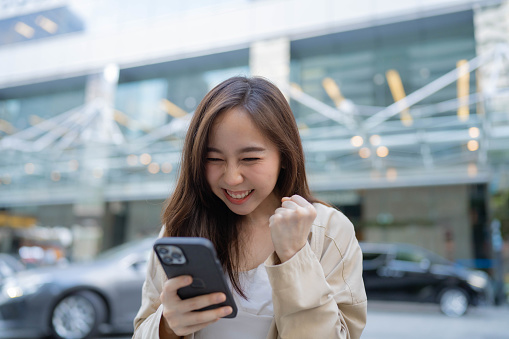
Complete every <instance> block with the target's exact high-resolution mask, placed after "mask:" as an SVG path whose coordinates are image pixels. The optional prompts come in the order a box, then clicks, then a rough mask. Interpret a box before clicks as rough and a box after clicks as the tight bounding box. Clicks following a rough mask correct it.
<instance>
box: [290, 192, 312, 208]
mask: <svg viewBox="0 0 509 339" xmlns="http://www.w3.org/2000/svg"><path fill="white" fill-rule="evenodd" d="M292 201H293V202H295V203H296V204H297V205H299V206H300V207H304V208H308V209H311V208H313V209H314V207H313V205H312V204H311V203H310V202H309V201H307V200H306V199H304V198H303V197H301V196H300V195H297V194H295V195H292Z"/></svg>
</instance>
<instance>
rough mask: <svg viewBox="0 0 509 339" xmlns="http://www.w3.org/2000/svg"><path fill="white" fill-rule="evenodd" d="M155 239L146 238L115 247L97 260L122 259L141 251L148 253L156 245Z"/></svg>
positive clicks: (103, 253)
mask: <svg viewBox="0 0 509 339" xmlns="http://www.w3.org/2000/svg"><path fill="white" fill-rule="evenodd" d="M154 241H155V238H145V239H139V240H134V241H130V242H127V243H125V244H122V245H119V246H116V247H113V248H111V249H109V250H107V251H104V252H102V253H100V254H99V255H98V256H97V257H96V260H110V259H118V258H122V257H124V256H126V255H128V254H130V253H136V252H140V251H146V250H147V249H150V247H151V245H152V244H153V243H154Z"/></svg>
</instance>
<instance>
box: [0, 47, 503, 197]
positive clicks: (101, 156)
mask: <svg viewBox="0 0 509 339" xmlns="http://www.w3.org/2000/svg"><path fill="white" fill-rule="evenodd" d="M508 61H509V47H508V46H507V45H499V46H497V47H496V48H494V49H493V50H492V51H491V52H489V53H487V54H485V55H480V56H477V57H475V58H473V59H472V60H470V61H469V62H468V71H469V72H473V71H475V70H477V69H478V70H479V71H482V72H483V73H484V75H485V77H484V78H485V79H487V81H486V82H485V83H484V84H483V86H482V91H481V92H477V93H471V94H470V95H469V96H468V105H469V107H474V106H476V105H482V112H481V113H480V114H470V116H469V119H468V121H460V120H458V118H457V116H456V109H457V108H458V107H459V106H460V105H461V102H460V99H458V98H449V99H448V100H445V101H442V102H437V103H432V104H422V102H423V100H424V99H426V98H428V97H430V96H432V95H433V94H435V93H438V92H439V91H440V90H442V89H443V88H444V87H446V86H448V85H451V84H454V83H455V82H456V81H457V80H458V78H459V77H460V72H459V71H458V69H454V70H451V71H450V72H448V73H446V74H445V75H443V76H441V77H439V78H438V79H436V80H434V81H432V82H430V83H429V84H427V85H425V86H424V87H422V88H420V89H419V90H417V91H415V92H413V93H411V94H410V95H408V96H407V97H405V98H404V99H402V100H400V101H398V102H396V103H394V104H392V105H389V106H388V107H385V108H380V107H369V106H358V105H355V104H354V103H352V102H351V101H348V100H345V102H344V104H343V105H341V106H339V108H336V107H331V106H329V105H327V104H325V103H323V102H321V101H320V100H317V99H316V98H313V97H312V96H310V95H308V94H306V93H304V92H302V91H301V90H299V89H297V88H296V87H294V86H291V85H289V86H288V87H287V88H285V90H286V91H287V93H288V95H289V97H290V99H291V100H295V101H296V102H298V103H300V104H302V105H304V106H307V107H309V108H311V110H312V112H315V113H314V114H311V116H307V117H298V123H299V126H300V132H301V137H302V140H303V145H304V149H305V152H306V159H307V166H308V171H309V175H310V182H311V185H312V186H313V187H314V188H315V189H323V190H336V189H351V188H369V187H382V186H384V185H386V186H394V185H403V186H404V185H415V184H416V183H418V184H420V185H436V184H444V183H447V182H449V183H451V184H452V183H457V182H486V181H487V180H490V179H489V178H490V173H491V172H490V171H493V170H494V169H495V170H496V168H500V166H502V167H503V166H507V165H505V164H508V163H509V109H507V107H509V106H504V105H500V104H497V103H498V102H500V101H503V100H507V103H508V104H509V88H505V87H501V86H499V85H498V84H499V82H500V81H499V80H500V79H501V78H503V77H509V74H505V73H504V72H505V71H504V67H503V65H504V63H507V62H508ZM462 99H463V101H462V102H464V101H465V98H462ZM420 103H421V104H420ZM405 109H410V111H411V114H412V118H413V124H412V125H411V126H404V125H403V124H402V123H401V121H400V120H399V119H396V118H395V117H396V116H397V115H398V114H400V113H401V112H402V111H403V110H405ZM113 110H114V108H113V107H109V106H108V105H107V104H105V102H104V101H101V100H96V101H93V102H91V103H90V104H88V105H85V106H82V107H78V108H76V109H73V110H70V111H68V112H65V113H63V114H60V115H58V116H55V117H54V118H51V119H48V120H45V121H43V122H40V123H39V124H37V125H34V126H32V127H30V128H27V129H25V130H22V131H19V132H17V133H14V134H12V135H7V136H4V137H3V138H2V139H0V154H1V155H2V156H1V157H0V206H1V205H5V204H9V201H11V202H12V197H13V196H15V195H16V194H17V193H20V197H21V196H25V197H26V194H24V193H23V192H24V189H26V188H33V187H50V186H51V185H54V186H55V185H57V186H58V183H56V184H55V183H53V182H51V180H50V179H49V178H50V174H54V173H58V176H59V177H61V178H62V180H60V181H61V182H66V183H67V184H68V185H72V184H73V182H75V181H76V180H80V178H82V176H83V175H86V173H85V174H83V172H86V171H90V172H91V171H93V170H94V169H95V168H96V167H97V166H103V167H105V168H102V170H103V173H105V175H107V176H109V177H108V178H107V180H103V182H104V183H105V184H106V187H105V190H106V191H108V190H111V191H112V192H115V193H111V194H112V195H111V197H112V198H111V199H114V198H113V197H115V198H118V197H119V196H121V195H122V192H123V193H125V194H128V191H129V192H132V191H136V192H137V193H136V194H138V195H136V197H138V198H143V194H144V193H146V191H147V190H145V189H143V187H144V186H145V187H162V189H161V191H160V192H159V191H158V192H159V193H157V192H156V193H154V194H155V195H157V194H160V195H161V198H163V197H164V196H166V195H167V193H168V183H169V182H170V181H172V180H173V179H174V177H173V175H174V173H175V171H173V172H171V173H172V174H167V175H164V176H162V175H159V174H158V175H159V176H158V175H152V174H150V173H149V172H148V171H147V165H143V164H141V163H140V162H139V161H138V162H136V163H132V162H131V163H130V162H129V161H127V160H126V159H127V157H128V156H130V155H131V156H133V155H134V156H136V157H138V156H140V155H141V154H142V153H147V154H150V155H151V158H152V162H154V163H157V164H158V166H159V165H161V164H162V163H164V162H165V161H166V162H170V163H171V164H172V165H173V167H174V168H176V167H178V161H179V156H180V153H179V152H180V147H181V146H182V139H183V136H184V134H185V131H186V129H187V126H188V124H189V118H190V117H191V114H188V115H187V116H184V117H182V118H173V119H171V120H170V122H169V123H168V124H166V125H164V126H161V127H158V128H156V129H154V130H152V131H148V132H147V133H142V132H140V133H142V135H141V136H139V137H137V138H128V137H126V136H125V135H124V134H123V133H122V130H121V127H120V126H119V125H118V123H117V122H116V121H115V120H114V118H113V114H112V112H113ZM313 120H315V121H321V122H323V121H324V120H325V121H330V123H329V124H323V123H322V124H319V125H317V126H314V125H313V124H308V123H307V122H308V121H313ZM470 128H477V129H478V132H479V134H478V135H476V136H472V135H471V130H470ZM373 135H377V136H378V137H379V138H380V140H381V141H380V144H379V145H377V144H372V143H370V142H369V141H368V140H369V138H370V137H371V136H373ZM353 136H361V137H362V138H363V140H364V143H363V145H362V147H366V148H367V151H366V152H369V156H368V157H365V158H362V157H360V156H359V151H360V148H362V147H356V146H354V145H352V143H351V138H352V137H353ZM472 140H474V141H475V142H477V145H478V149H477V150H474V151H469V150H468V149H467V144H468V142H469V141H472ZM90 143H93V144H95V145H96V146H97V145H99V146H97V147H101V148H103V149H107V151H103V152H94V151H93V150H92V151H91V150H90V146H89V144H90ZM380 146H384V147H387V149H388V152H389V154H388V155H387V156H386V157H383V158H382V157H379V156H377V155H376V152H377V150H378V147H380ZM87 148H88V150H87ZM105 157H106V158H105ZM75 160H79V161H80V162H81V163H82V166H80V167H79V169H78V170H76V169H75V168H71V169H69V162H70V161H75ZM27 163H31V164H33V166H34V167H35V169H33V170H32V171H31V172H30V171H29V172H27V168H26V165H27ZM503 168H506V167H503ZM29 170H30V168H29ZM389 170H393V171H392V172H390V173H394V171H396V172H397V173H398V176H397V178H394V177H391V176H388V173H389ZM158 173H160V172H158ZM374 173H375V174H374ZM66 177H67V178H68V179H67V181H66V180H65V178H66ZM133 183H138V184H139V187H137V188H136V189H133V188H132V187H131V186H130V185H133ZM151 183H152V184H153V185H152V184H151ZM158 183H159V186H158ZM129 187H131V188H129ZM154 189H155V188H154ZM155 190H156V191H157V189H155ZM22 193H23V194H22ZM154 194H152V195H154ZM105 197H106V199H108V193H106V194H105ZM46 198H47V197H46ZM133 198H135V197H133ZM57 200H59V201H60V200H61V199H57V198H56V196H55V201H57Z"/></svg>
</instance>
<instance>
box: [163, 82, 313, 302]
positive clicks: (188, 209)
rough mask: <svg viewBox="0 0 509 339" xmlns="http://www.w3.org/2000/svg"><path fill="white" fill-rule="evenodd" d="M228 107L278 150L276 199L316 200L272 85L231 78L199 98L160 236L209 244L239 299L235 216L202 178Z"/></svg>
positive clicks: (289, 119)
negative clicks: (216, 125)
mask: <svg viewBox="0 0 509 339" xmlns="http://www.w3.org/2000/svg"><path fill="white" fill-rule="evenodd" d="M232 108H242V109H243V110H244V111H245V112H247V113H248V114H249V115H250V117H251V119H252V120H253V122H254V123H255V125H256V126H257V127H258V128H259V129H260V131H262V133H263V134H264V135H265V136H266V137H267V138H269V140H271V141H272V142H273V143H274V144H275V145H276V146H277V148H278V149H279V152H280V156H281V171H280V174H279V178H278V180H277V183H276V192H277V193H278V194H279V195H280V198H281V197H284V196H292V195H293V194H298V195H300V196H302V197H303V198H305V199H306V200H308V201H310V202H316V201H318V200H316V199H315V198H314V197H313V196H312V195H311V193H310V191H309V186H308V183H307V179H306V171H305V166H304V152H303V150H302V143H301V140H300V136H299V131H298V129H297V124H296V122H295V117H294V116H293V113H292V111H291V109H290V106H289V104H288V102H287V101H286V99H285V97H284V96H283V94H282V93H281V91H280V90H279V89H278V88H277V87H276V86H274V85H273V84H272V83H270V82H269V81H268V80H266V79H264V78H260V77H253V78H246V77H233V78H230V79H227V80H225V81H223V82H222V83H220V84H219V85H217V86H216V87H214V88H213V89H212V90H211V91H210V92H209V93H208V94H207V95H206V96H205V97H204V98H203V100H202V101H201V102H200V104H199V105H198V107H197V108H196V111H195V113H194V115H193V117H192V119H191V123H190V126H189V129H188V131H187V135H186V138H185V142H184V147H183V150H182V159H181V165H180V172H179V177H178V181H177V185H176V187H175V191H174V192H173V194H172V195H171V196H170V197H169V198H168V200H167V202H166V208H165V209H164V212H163V215H162V219H163V220H162V221H163V223H164V225H165V228H166V230H165V236H172V237H204V238H208V239H210V240H211V241H212V243H213V244H214V246H215V248H216V251H217V255H218V259H219V260H220V262H221V264H222V266H223V269H224V270H225V271H226V272H227V273H228V276H229V277H230V281H231V282H232V286H233V287H234V288H235V290H236V291H237V292H238V293H239V294H240V295H242V296H244V297H245V294H244V293H243V291H242V288H241V286H240V283H239V279H238V273H237V271H238V270H237V268H238V267H239V265H238V264H239V258H240V253H241V252H242V248H241V247H242V243H241V241H240V240H239V235H240V228H239V222H238V221H239V220H240V217H239V216H238V215H236V214H234V213H233V212H231V211H230V209H229V208H228V207H227V206H226V205H225V204H224V203H223V202H222V201H221V200H220V199H219V198H218V197H217V196H216V195H215V194H214V193H213V192H212V190H211V188H210V186H209V185H208V183H207V180H206V177H205V159H206V153H207V146H208V139H209V132H210V129H211V126H212V124H213V122H214V120H215V119H216V118H217V117H218V116H219V114H221V113H222V112H225V111H228V110H230V109H232Z"/></svg>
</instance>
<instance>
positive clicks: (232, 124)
mask: <svg viewBox="0 0 509 339" xmlns="http://www.w3.org/2000/svg"><path fill="white" fill-rule="evenodd" d="M208 143H209V146H214V147H215V146H221V147H223V146H228V147H235V146H238V147H241V146H242V147H244V146H246V144H263V145H265V146H268V144H271V141H270V140H269V139H268V138H267V136H266V135H265V134H264V132H263V131H262V130H261V129H260V128H259V127H258V126H257V125H256V124H255V122H254V121H253V118H252V117H251V116H250V114H249V113H248V112H246V111H245V110H244V109H243V108H233V109H230V110H227V111H225V112H222V113H221V114H220V115H219V116H218V117H217V118H216V119H215V120H214V122H213V124H212V127H211V130H210V133H209V137H208Z"/></svg>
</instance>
